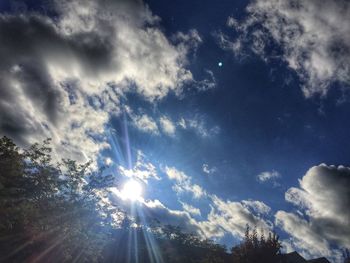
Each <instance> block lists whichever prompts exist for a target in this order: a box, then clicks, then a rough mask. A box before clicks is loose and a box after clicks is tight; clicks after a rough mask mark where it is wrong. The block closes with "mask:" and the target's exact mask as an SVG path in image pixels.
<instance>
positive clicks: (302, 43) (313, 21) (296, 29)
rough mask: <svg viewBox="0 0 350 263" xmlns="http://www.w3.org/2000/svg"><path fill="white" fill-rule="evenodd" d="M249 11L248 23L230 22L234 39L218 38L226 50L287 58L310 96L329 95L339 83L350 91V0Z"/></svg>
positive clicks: (263, 5)
mask: <svg viewBox="0 0 350 263" xmlns="http://www.w3.org/2000/svg"><path fill="white" fill-rule="evenodd" d="M246 11H247V17H246V18H245V19H244V20H242V21H237V20H236V19H235V18H233V17H229V18H228V20H227V25H228V26H229V27H230V28H232V29H234V31H235V34H236V37H235V38H234V39H231V38H230V37H228V36H227V35H225V34H222V33H219V34H218V39H219V42H220V44H221V46H222V47H223V48H225V49H228V50H231V51H232V52H233V53H235V54H236V55H238V54H242V53H243V54H244V53H246V52H244V51H247V50H248V49H250V50H251V51H253V52H254V53H255V54H257V55H259V56H261V57H262V58H264V59H265V60H268V59H270V58H280V59H282V60H283V61H285V62H286V63H287V64H288V66H289V68H290V69H292V70H294V71H295V72H296V73H297V74H298V76H299V77H300V79H301V81H302V82H303V92H304V95H305V96H306V97H311V96H313V95H316V94H319V95H321V96H322V95H326V94H327V92H328V90H329V89H330V87H331V86H332V84H333V83H340V84H342V85H343V86H344V87H349V84H350V77H349V75H350V62H349V61H350V27H349V23H350V3H349V2H347V1H343V0H335V1H334V0H326V1H317V0H311V1H302V0H282V1H280V0H273V1H264V0H254V1H253V2H252V3H251V4H249V5H248V6H247V8H246Z"/></svg>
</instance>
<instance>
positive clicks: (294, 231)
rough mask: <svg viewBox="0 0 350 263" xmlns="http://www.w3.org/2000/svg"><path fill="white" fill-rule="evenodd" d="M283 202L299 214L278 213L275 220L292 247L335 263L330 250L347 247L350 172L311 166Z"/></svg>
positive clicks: (334, 254) (336, 257)
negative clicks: (330, 259) (289, 238)
mask: <svg viewBox="0 0 350 263" xmlns="http://www.w3.org/2000/svg"><path fill="white" fill-rule="evenodd" d="M285 198H286V200H287V201H289V202H291V203H293V204H294V205H295V206H297V207H298V209H299V210H301V211H302V212H303V213H299V215H297V214H294V213H287V212H285V211H278V212H277V213H276V216H275V217H276V224H277V225H278V226H280V227H281V228H282V229H283V230H285V231H286V232H287V233H289V234H290V235H291V236H292V238H293V240H294V242H293V245H294V246H295V247H297V248H299V249H300V250H303V251H305V252H306V251H308V253H309V255H312V256H321V255H325V256H328V257H330V258H332V259H334V260H336V261H337V262H338V261H339V260H340V259H339V256H340V252H339V250H336V249H332V247H334V246H336V247H338V248H342V247H349V246H350V238H349V237H350V228H349V225H350V211H349V207H350V168H347V167H344V166H338V167H336V166H327V165H324V164H322V165H319V166H314V167H312V168H311V169H310V170H309V171H308V172H307V173H306V174H305V176H304V177H303V178H302V179H301V180H300V188H295V187H293V188H290V189H289V190H288V191H287V192H286V195H285Z"/></svg>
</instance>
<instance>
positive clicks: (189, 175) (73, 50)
mask: <svg viewBox="0 0 350 263" xmlns="http://www.w3.org/2000/svg"><path fill="white" fill-rule="evenodd" d="M0 40H1V41H0V134H1V135H6V136H9V137H11V138H12V139H13V140H14V141H15V142H16V143H17V144H19V145H21V146H28V145H29V144H31V143H34V142H37V141H42V140H43V139H45V138H47V137H51V138H52V141H53V148H54V154H55V156H57V159H58V158H62V157H64V158H72V159H74V160H77V161H79V162H85V161H87V160H92V161H93V164H94V166H95V167H98V166H101V165H106V166H107V167H108V168H107V172H108V173H112V174H114V175H115V176H116V177H118V178H119V179H120V183H121V184H122V183H124V182H126V181H127V180H128V179H130V178H133V179H135V180H138V181H139V182H140V183H141V185H142V188H143V190H142V192H143V194H142V195H143V196H142V200H140V201H137V202H136V204H134V205H137V206H138V207H139V209H140V210H142V211H143V213H144V215H145V218H147V219H149V220H152V218H158V219H160V220H161V221H162V222H164V223H171V224H174V225H178V226H181V227H182V228H183V229H184V230H186V231H191V232H195V233H197V234H198V235H200V236H202V237H203V238H204V237H205V238H211V239H214V240H215V241H217V242H219V243H222V244H226V245H227V246H232V245H233V244H237V242H239V240H240V239H241V238H242V237H243V236H244V231H245V227H246V224H249V225H251V226H257V228H258V229H262V230H263V231H265V232H267V231H276V232H277V233H278V234H279V235H280V237H281V241H282V244H283V249H284V251H286V252H290V251H294V250H297V251H298V252H299V253H300V254H302V255H303V256H305V257H306V258H313V257H319V256H326V257H327V258H329V259H330V260H332V261H333V262H340V258H341V249H343V248H345V247H348V248H349V247H350V209H349V207H350V168H349V166H350V140H349V134H350V123H349V121H348V119H349V116H350V103H349V101H350V97H349V95H350V93H349V90H350V3H349V2H348V1H345V0H324V1H317V0H309V1H301V0H271V1H264V0H251V1H242V0H236V1H234V0H221V1H209V0H191V1H188V0H176V1H161V0H144V1H141V0H114V1H113V0H102V1H98V2H97V1H84V0H73V1H68V0H60V1H58V0H40V1H31V0H27V1H22V0H15V1H9V0H4V1H1V2H0ZM112 199H113V200H114V201H115V202H118V203H119V204H120V205H121V206H125V207H128V206H130V202H131V201H130V200H123V198H122V197H121V195H120V191H119V190H118V187H117V188H116V189H115V194H114V196H112Z"/></svg>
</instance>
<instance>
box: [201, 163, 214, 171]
mask: <svg viewBox="0 0 350 263" xmlns="http://www.w3.org/2000/svg"><path fill="white" fill-rule="evenodd" d="M202 169H203V172H204V173H206V174H213V173H215V172H216V171H217V168H216V167H212V168H210V167H209V165H208V164H206V163H205V164H203V166H202Z"/></svg>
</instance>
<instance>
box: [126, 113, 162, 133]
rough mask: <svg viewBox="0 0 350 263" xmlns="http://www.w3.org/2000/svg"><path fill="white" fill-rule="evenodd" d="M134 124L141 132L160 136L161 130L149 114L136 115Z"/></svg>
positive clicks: (133, 118)
mask: <svg viewBox="0 0 350 263" xmlns="http://www.w3.org/2000/svg"><path fill="white" fill-rule="evenodd" d="M132 120H133V124H134V125H135V126H136V128H138V129H139V130H141V131H143V132H147V133H153V134H159V128H158V125H157V123H156V122H155V120H154V119H153V118H152V117H150V116H148V115H147V114H142V115H134V116H133V117H132Z"/></svg>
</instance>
